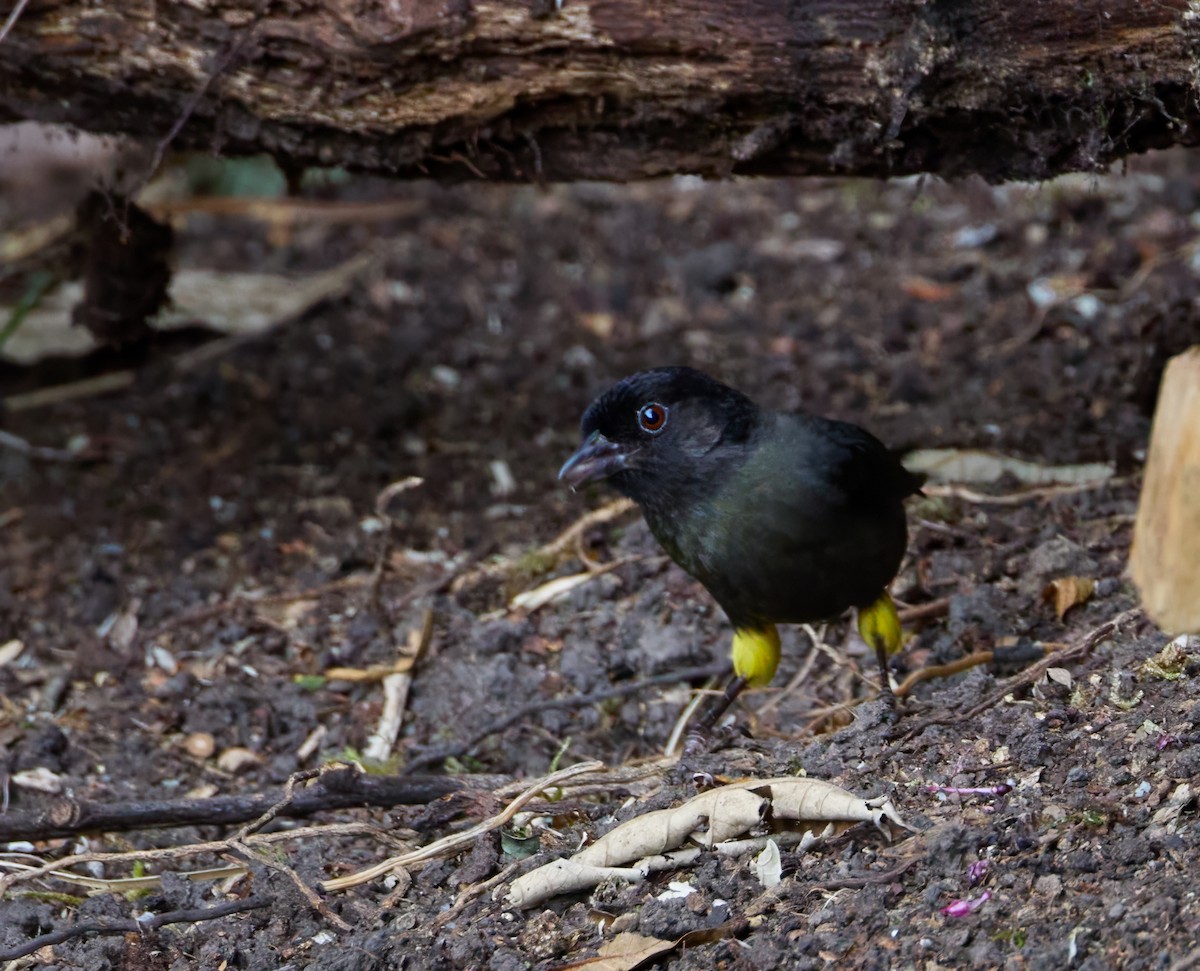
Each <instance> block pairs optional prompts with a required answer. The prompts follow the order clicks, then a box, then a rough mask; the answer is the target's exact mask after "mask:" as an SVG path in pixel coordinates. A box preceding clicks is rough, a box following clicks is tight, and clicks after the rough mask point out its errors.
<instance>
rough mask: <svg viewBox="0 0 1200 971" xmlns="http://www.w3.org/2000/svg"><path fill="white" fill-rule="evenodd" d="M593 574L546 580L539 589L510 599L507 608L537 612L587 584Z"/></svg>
mask: <svg viewBox="0 0 1200 971" xmlns="http://www.w3.org/2000/svg"><path fill="white" fill-rule="evenodd" d="M593 576H594V574H591V573H572V574H571V575H570V576H566V577H555V578H554V579H553V580H548V581H546V582H545V583H543V584H542V585H541V586H540V587H534V588H533V589H532V590H526V591H525V592H524V593H519V594H517V595H516V596H515V597H513V598H512V603H510V604H509V607H511V608H512V609H514V610H516V609H518V608H524V609H525V610H537V609H538V608H539V607H544V606H546V604H548V603H550V601H552V600H557V599H558V598H559V597H562V596H565V595H566V594H568V593H570V592H571V591H572V590H574V589H575V588H576V587H578V586H582V585H583V584H585V583H587V582H588V580H590V579H591V578H592V577H593Z"/></svg>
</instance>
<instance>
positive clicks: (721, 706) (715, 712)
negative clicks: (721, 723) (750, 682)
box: [696, 674, 747, 733]
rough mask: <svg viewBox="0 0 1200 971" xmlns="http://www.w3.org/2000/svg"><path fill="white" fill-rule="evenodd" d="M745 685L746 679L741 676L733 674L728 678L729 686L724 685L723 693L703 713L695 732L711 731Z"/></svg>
mask: <svg viewBox="0 0 1200 971" xmlns="http://www.w3.org/2000/svg"><path fill="white" fill-rule="evenodd" d="M746 684H747V682H746V679H745V678H743V677H742V676H741V675H738V674H735V675H734V676H733V677H732V678H730V679H729V684H727V685H725V693H724V694H723V695H721V697H720V698H719V699H717V701H716V702H714V703H713V704H712V705H711V706H709V709H708V711H706V712H705V713H704V717H703V718H701V719H700V723H699V724H698V725H697V726H696V728H697V730H698V731H700V732H702V733H707V732H710V731H712V727H713V725H715V724H716V723H717V720H718V719H719V718H720V717H721V716H722V715H723V714H725V712H727V711H728V710H729V706H730V705H732V704H733V703H734V702H735V701H737V697H738V695H740V694H741V693H742V691H743V690H744V689H745V687H746Z"/></svg>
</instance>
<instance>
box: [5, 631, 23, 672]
mask: <svg viewBox="0 0 1200 971" xmlns="http://www.w3.org/2000/svg"><path fill="white" fill-rule="evenodd" d="M23 650H25V644H24V643H23V642H22V641H18V640H16V639H15V638H14V639H13V640H11V641H8V642H7V643H5V644H0V668H2V667H4V665H6V664H12V662H13V661H15V660H16V659H17V658H19V657H20V656H21V652H22V651H23Z"/></svg>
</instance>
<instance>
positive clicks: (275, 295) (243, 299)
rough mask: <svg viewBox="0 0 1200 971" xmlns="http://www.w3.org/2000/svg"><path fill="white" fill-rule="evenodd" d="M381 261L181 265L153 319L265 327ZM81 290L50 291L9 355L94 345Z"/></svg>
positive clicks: (25, 357)
mask: <svg viewBox="0 0 1200 971" xmlns="http://www.w3.org/2000/svg"><path fill="white" fill-rule="evenodd" d="M375 262H376V261H375V257H374V256H371V255H369V254H364V255H360V256H356V257H353V258H352V259H349V260H347V261H346V262H345V263H342V264H340V265H339V266H335V267H332V268H331V269H329V270H326V271H324V272H321V273H311V274H308V275H305V276H301V277H290V276H280V275H277V274H269V273H227V272H223V271H217V270H195V269H184V270H180V271H179V272H177V273H176V274H175V275H174V276H173V277H172V279H171V284H170V290H169V293H170V297H171V301H170V305H169V306H168V307H167V308H166V309H164V310H163V311H161V312H160V313H159V314H158V316H157V317H155V318H154V319H152V320H151V321H150V322H149V323H150V326H151V327H153V328H154V329H156V330H172V329H178V328H180V327H185V326H189V325H192V324H195V322H196V321H197V320H200V321H203V322H204V323H205V324H206V325H207V326H209V327H212V328H213V329H214V330H219V331H221V332H222V333H225V334H230V335H237V334H259V333H263V332H264V331H266V330H269V329H270V328H271V327H274V326H275V325H277V324H281V323H283V322H285V321H288V320H292V319H294V318H296V317H299V316H300V315H301V314H303V313H304V312H305V311H307V310H309V309H310V308H311V307H313V306H315V305H316V304H318V303H320V302H321V301H322V300H327V299H329V298H330V297H333V296H336V295H337V294H339V293H341V292H343V291H344V290H346V288H347V287H349V286H351V285H352V284H353V283H354V281H355V280H357V279H358V278H359V277H360V276H361V275H362V274H363V273H364V272H365V271H366V270H368V269H369V268H370V267H372V266H374V265H375ZM82 296H83V285H82V284H81V283H75V282H72V283H64V284H62V285H60V286H58V287H56V288H55V289H54V290H53V291H52V292H50V293H48V294H46V296H45V297H44V298H43V299H42V300H41V302H40V303H39V304H38V306H37V308H36V309H34V310H32V311H30V312H29V314H28V315H27V316H26V318H25V323H24V324H23V325H22V327H21V328H20V329H19V330H18V331H17V332H16V333H15V334H13V335H12V337H11V338H10V339H9V340H8V341H7V342H5V345H4V357H6V358H7V359H9V360H11V361H15V362H16V363H18V364H32V363H34V362H36V361H39V360H41V359H42V358H44V357H49V356H71V357H79V356H82V355H84V354H87V353H89V352H90V351H93V350H95V348H96V342H95V340H94V339H93V337H92V335H91V334H90V333H89V332H88V331H87V330H86V329H85V328H83V327H75V326H74V325H73V324H72V322H71V311H72V308H74V306H75V305H76V304H77V303H79V301H80V299H81V298H82ZM11 312H12V308H10V307H0V320H5V319H7V318H8V316H9V314H10V313H11Z"/></svg>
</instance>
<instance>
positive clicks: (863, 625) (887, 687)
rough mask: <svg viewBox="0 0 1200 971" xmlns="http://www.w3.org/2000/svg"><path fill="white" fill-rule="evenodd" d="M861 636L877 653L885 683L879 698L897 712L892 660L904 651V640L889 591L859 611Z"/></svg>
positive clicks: (898, 617)
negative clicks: (891, 671)
mask: <svg viewBox="0 0 1200 971" xmlns="http://www.w3.org/2000/svg"><path fill="white" fill-rule="evenodd" d="M858 632H859V634H861V635H862V639H863V640H864V641H866V642H867V644H869V645H870V646H871V648H872V649H874V651H875V660H876V661H878V662H879V675H880V678H881V679H882V685H881V687H880V691H879V694H880V697H882V698H883V699H884V700H885V701H886V702H887V703H888V707H890V708H892V709H893V710H894V709H895V707H896V696H895V695H894V694H892V683H891V680H890V677H889V675H888V658H889V657H890V656H891V655H893V654H895V653H896V652H897V651H899V650H900V647H901V645H902V644H903V642H904V638H903V632H902V630H901V628H900V615H899V614H898V613H896V605H895V603H893V601H892V598H891V597H890V596H889V595H888V593H887V591H886V590H885V591H884V592H883V593H881V594H880V595H879V599H877V600H876V601H875V602H874V603H872V604H871V605H870V606H868V607H863V608H862V609H861V610H859V612H858Z"/></svg>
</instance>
